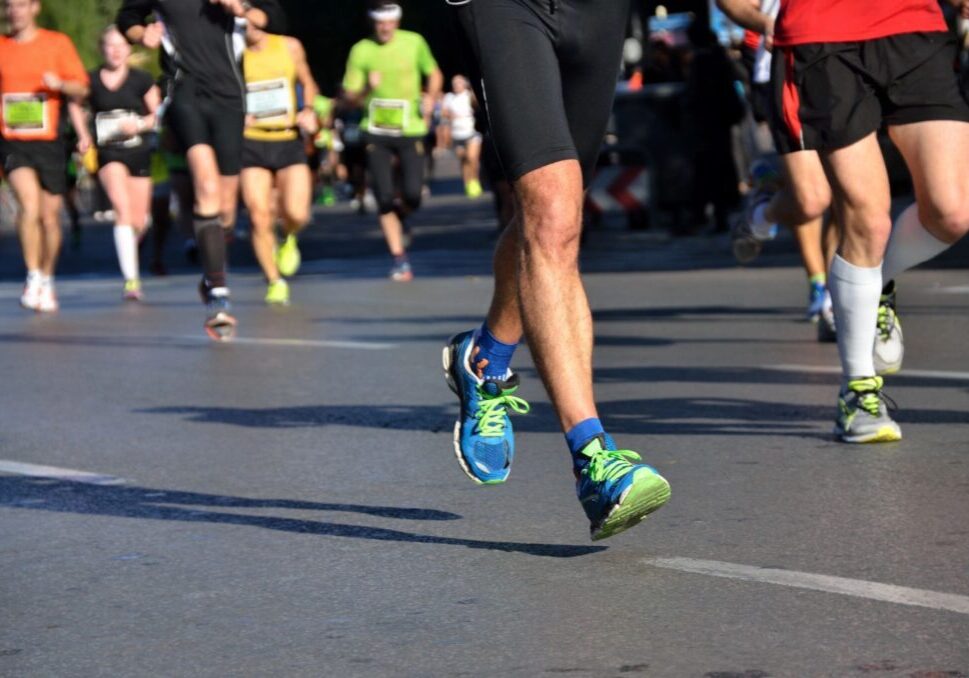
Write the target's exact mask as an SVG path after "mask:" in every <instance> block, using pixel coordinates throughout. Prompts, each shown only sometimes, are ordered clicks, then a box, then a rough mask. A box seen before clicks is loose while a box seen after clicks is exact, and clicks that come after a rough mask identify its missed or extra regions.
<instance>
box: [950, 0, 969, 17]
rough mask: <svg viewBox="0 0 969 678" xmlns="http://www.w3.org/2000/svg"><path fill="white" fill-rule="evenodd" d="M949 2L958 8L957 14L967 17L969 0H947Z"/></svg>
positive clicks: (968, 14)
mask: <svg viewBox="0 0 969 678" xmlns="http://www.w3.org/2000/svg"><path fill="white" fill-rule="evenodd" d="M949 4H950V5H952V6H953V7H955V8H956V9H957V10H959V16H960V17H962V18H963V19H969V0H949Z"/></svg>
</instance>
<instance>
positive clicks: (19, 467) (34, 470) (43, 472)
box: [0, 459, 128, 485]
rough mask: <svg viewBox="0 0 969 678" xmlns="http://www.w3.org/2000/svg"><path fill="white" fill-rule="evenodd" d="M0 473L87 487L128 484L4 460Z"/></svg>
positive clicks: (120, 480) (0, 461) (109, 477)
mask: <svg viewBox="0 0 969 678" xmlns="http://www.w3.org/2000/svg"><path fill="white" fill-rule="evenodd" d="M0 472H3V473H13V474H14V475H18V476H30V477H32V478H52V479H54V480H69V481H71V482H73V483H85V484H87V485H123V484H124V483H126V482H128V481H127V480H125V479H124V478H116V477H114V476H107V475H104V474H103V473H88V472H87V471H77V470H75V469H71V468H59V467H57V466H42V465H40V464H26V463H24V462H20V461H8V460H5V459H0Z"/></svg>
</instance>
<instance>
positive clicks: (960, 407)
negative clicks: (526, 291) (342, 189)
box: [0, 197, 969, 678]
mask: <svg viewBox="0 0 969 678" xmlns="http://www.w3.org/2000/svg"><path fill="white" fill-rule="evenodd" d="M319 221H320V226H319V227H317V228H316V229H314V231H313V232H312V233H311V234H310V235H309V236H308V237H307V238H306V239H305V242H306V249H307V251H308V253H309V254H310V255H311V256H310V257H309V258H310V259H313V260H312V261H309V262H308V263H307V265H306V266H305V268H304V272H303V273H302V275H301V276H300V277H299V278H298V279H297V280H296V281H295V283H294V284H293V295H294V304H293V306H292V307H291V308H288V309H268V308H265V307H264V306H263V304H262V302H261V298H262V292H263V288H262V283H261V281H260V280H259V278H258V276H257V275H256V274H255V273H254V272H253V271H252V270H251V269H249V268H247V266H246V262H245V259H244V257H243V255H242V254H239V255H237V258H236V259H235V260H234V262H235V263H234V267H235V268H234V271H233V276H232V281H233V289H234V294H235V300H236V309H237V311H238V315H239V318H240V323H241V326H240V339H241V340H240V341H238V342H236V343H234V344H231V345H215V344H212V343H210V342H208V341H207V340H205V339H204V338H203V337H202V333H201V328H200V324H201V320H202V314H201V309H200V307H199V304H198V302H197V299H196V298H195V291H194V289H193V288H194V280H195V278H194V275H193V274H190V273H188V272H187V271H188V269H176V274H175V275H172V276H169V277H167V278H159V279H148V280H147V281H146V293H147V296H148V301H147V303H145V304H144V305H143V306H123V305H122V304H121V302H120V300H119V296H120V288H119V285H118V282H117V280H116V279H115V278H114V272H113V268H112V264H111V254H110V249H109V248H108V243H109V237H108V235H107V232H99V231H98V230H97V229H92V230H91V231H90V232H89V233H88V234H86V235H85V241H84V246H83V248H82V250H81V252H80V253H75V254H70V253H68V254H67V255H65V267H66V270H68V271H69V272H71V274H70V275H66V276H64V277H62V279H61V281H60V288H59V289H60V296H61V301H62V305H63V310H62V311H61V313H60V314H58V315H57V316H54V317H39V316H34V315H30V314H27V313H25V312H23V311H21V310H20V309H19V308H18V307H17V305H16V297H17V295H18V293H19V287H20V285H19V282H18V281H17V278H18V277H19V275H20V272H19V270H18V269H17V264H16V256H15V250H14V247H13V244H12V241H11V240H10V239H9V238H6V239H4V240H3V241H2V242H0V276H2V277H3V278H4V280H5V281H4V282H0V384H2V389H0V573H2V576H0V675H2V676H72V677H73V676H339V677H342V676H459V675H463V676H541V675H561V674H564V675H576V676H619V677H621V676H627V675H644V676H710V677H714V678H735V677H736V678H763V677H766V676H876V677H877V678H881V677H882V676H886V677H888V676H893V677H894V676H913V677H918V678H931V677H935V676H969V362H967V359H966V350H965V349H966V346H967V340H966V337H967V336H969V315H967V314H966V307H967V302H969V273H967V270H966V269H965V268H961V269H960V268H929V269H924V270H919V271H915V272H913V273H911V274H908V275H907V276H906V277H905V278H904V279H903V280H902V281H901V285H902V287H901V292H900V304H901V313H902V320H903V322H904V327H905V332H906V337H907V340H908V341H907V347H908V357H907V362H906V370H905V372H903V374H902V375H900V376H897V377H894V378H891V379H890V380H889V382H888V392H889V394H890V395H891V396H892V397H893V398H894V399H895V400H896V401H897V403H898V405H899V408H900V409H899V412H898V415H897V418H898V420H899V422H900V423H901V425H902V427H903V431H904V434H905V440H904V441H903V442H901V443H898V444H892V445H882V446H867V447H849V446H845V445H841V444H837V443H835V442H833V441H832V439H831V437H830V434H829V432H830V428H831V420H832V418H833V412H834V404H835V397H836V389H837V377H836V375H835V374H834V366H835V364H836V349H835V347H834V346H833V345H820V344H818V343H817V342H816V341H814V336H813V328H812V327H811V326H810V325H809V324H807V323H805V322H803V321H802V320H801V319H800V316H801V313H802V305H803V301H804V299H803V297H804V294H805V286H804V282H803V278H802V275H801V274H800V273H799V272H798V270H797V268H796V266H795V260H794V258H793V255H792V253H791V251H790V247H789V246H787V245H783V244H782V245H781V246H778V247H776V248H774V250H772V251H770V252H768V253H767V254H766V255H765V257H764V258H763V259H762V260H761V261H760V262H759V264H758V265H757V266H755V267H753V268H749V269H738V268H736V267H734V266H732V265H731V264H730V262H729V260H728V259H727V258H726V257H725V256H724V246H725V243H724V241H723V240H722V239H716V238H709V237H708V238H697V239H692V240H684V241H666V240H665V239H663V238H661V237H657V236H653V235H651V234H650V233H649V232H646V233H642V234H630V233H625V232H618V231H613V232H606V233H599V234H593V235H592V237H591V238H590V242H589V248H588V251H587V253H586V256H585V269H586V271H587V278H586V280H587V283H588V288H589V293H590V297H591V299H592V301H593V305H594V307H595V308H596V309H597V312H596V320H597V326H596V327H597V353H596V380H597V389H598V396H599V399H600V401H601V405H602V411H603V415H604V420H605V423H606V425H607V428H608V429H609V430H610V431H611V432H613V434H614V435H615V436H616V437H617V438H618V440H619V442H620V443H621V444H622V445H623V446H626V447H631V448H633V449H636V450H638V451H640V452H641V453H643V455H644V457H645V458H646V459H647V460H648V461H649V462H650V463H652V464H654V465H655V466H657V467H658V468H659V469H660V470H661V471H662V472H663V473H664V474H665V475H666V476H667V477H668V478H669V479H670V481H671V483H672V485H673V499H672V501H671V503H670V504H669V505H668V506H667V507H666V508H664V509H663V510H662V511H660V512H658V513H656V514H655V515H654V516H653V517H651V518H650V519H649V520H648V521H646V522H645V523H643V524H642V525H640V526H639V527H637V528H635V529H633V530H631V531H629V532H627V533H625V534H623V535H621V536H618V537H616V538H614V539H611V540H608V541H605V542H600V543H596V544H592V543H591V542H590V541H589V538H588V525H587V522H586V521H585V518H584V515H583V514H582V511H581V508H580V507H579V504H578V502H577V501H576V499H575V496H574V489H573V482H572V478H571V474H570V470H569V460H568V455H567V453H566V451H565V448H564V444H563V441H562V438H561V435H560V434H559V433H558V432H557V431H556V426H555V423H554V420H553V417H552V415H551V411H550V407H549V405H548V402H547V398H546V396H545V395H544V393H543V391H542V388H541V385H540V383H539V382H538V380H537V378H536V376H535V373H534V370H533V369H532V367H531V363H530V360H529V357H528V354H527V351H525V350H523V351H522V352H521V353H520V354H519V356H518V357H517V359H516V364H517V366H518V367H519V369H520V371H521V372H522V374H523V377H524V385H523V388H522V395H523V396H524V397H526V398H527V399H529V400H530V401H531V402H532V403H533V406H534V409H533V413H532V414H531V415H529V416H527V417H521V418H518V419H516V424H517V430H518V432H519V435H518V447H519V456H518V458H517V460H516V462H515V468H514V471H513V473H512V477H511V479H510V481H509V482H508V483H507V484H506V485H504V486H502V487H497V488H480V487H476V486H473V485H472V484H471V483H470V482H469V481H468V480H467V479H466V478H465V477H464V475H463V474H462V473H461V471H460V469H459V467H458V464H457V462H456V461H455V459H454V457H453V453H452V446H451V428H452V425H453V419H454V416H455V413H456V411H457V407H456V402H455V400H454V398H453V396H452V395H451V393H450V392H449V391H448V389H447V387H446V386H445V384H444V380H443V378H442V373H441V368H440V358H439V356H440V348H441V345H442V342H443V341H444V339H446V338H447V337H448V336H449V335H450V334H452V333H454V332H456V331H460V330H462V329H465V328H468V327H471V326H473V325H474V324H476V323H477V322H479V320H480V316H481V314H482V312H483V310H484V308H485V305H486V303H487V300H488V296H489V292H490V281H489V279H488V277H487V270H488V259H489V251H488V247H489V243H490V241H491V230H492V225H491V223H490V221H489V216H488V211H487V209H486V208H485V207H484V206H482V205H481V204H479V205H477V206H471V207H469V206H467V205H465V204H464V203H463V202H458V201H457V200H455V199H453V198H446V197H445V198H435V199H433V200H431V202H430V205H429V207H428V209H427V211H426V212H425V213H424V215H423V216H422V217H421V218H420V219H419V220H418V221H417V230H416V235H417V243H416V247H415V255H414V264H415V270H416V273H417V276H418V277H417V279H416V280H415V282H413V283H412V284H408V285H400V284H393V283H391V282H389V281H387V280H386V279H385V278H384V275H385V273H386V268H387V262H386V261H385V258H384V257H383V255H382V254H381V253H380V248H379V240H378V239H377V237H376V231H375V230H374V228H373V224H372V223H370V221H366V220H359V219H357V218H356V217H353V216H351V215H348V214H346V213H345V212H340V211H337V212H333V213H326V214H322V215H321V216H320V218H319ZM328 227H329V228H328ZM98 243H101V244H100V245H99V244H98ZM173 247H174V245H173ZM240 247H241V246H240ZM106 248H108V249H106ZM240 252H241V250H240ZM328 255H329V256H328ZM175 256H177V252H175ZM85 267H87V269H88V271H89V272H91V273H92V275H89V276H80V275H77V273H79V272H81V271H83V270H84V269H85ZM179 270H182V271H186V272H179ZM563 360H567V351H564V352H563Z"/></svg>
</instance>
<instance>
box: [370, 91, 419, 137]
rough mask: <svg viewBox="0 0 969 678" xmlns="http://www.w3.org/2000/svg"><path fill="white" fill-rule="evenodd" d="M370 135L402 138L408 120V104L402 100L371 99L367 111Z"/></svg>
mask: <svg viewBox="0 0 969 678" xmlns="http://www.w3.org/2000/svg"><path fill="white" fill-rule="evenodd" d="M369 114H370V115H369V117H370V121H369V128H368V131H369V132H370V133H371V134H382V135H384V136H392V137H399V136H403V134H404V130H405V129H407V122H408V121H409V120H410V102H407V101H404V100H403V99H371V100H370V111H369Z"/></svg>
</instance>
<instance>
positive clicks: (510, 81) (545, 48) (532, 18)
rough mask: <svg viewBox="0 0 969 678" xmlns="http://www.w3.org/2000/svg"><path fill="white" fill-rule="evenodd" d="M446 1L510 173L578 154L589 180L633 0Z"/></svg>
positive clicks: (516, 176) (510, 176)
mask: <svg viewBox="0 0 969 678" xmlns="http://www.w3.org/2000/svg"><path fill="white" fill-rule="evenodd" d="M448 2H449V3H450V4H452V5H455V11H456V12H457V15H458V19H459V21H460V23H461V26H462V28H463V29H464V34H465V37H466V39H467V43H468V45H467V46H468V47H469V48H470V50H471V52H472V56H473V60H474V61H475V62H476V63H477V65H478V67H479V70H480V73H479V74H476V76H477V75H480V79H479V78H478V77H475V78H472V80H473V81H475V82H474V84H475V87H476V89H477V91H478V96H479V99H480V100H481V101H484V102H486V106H487V112H488V119H489V123H490V130H491V134H492V137H493V138H494V141H495V146H496V148H497V149H498V155H499V157H500V158H501V163H502V166H503V167H504V170H505V174H506V175H507V177H508V179H510V180H512V181H515V180H517V179H519V178H521V177H522V176H523V175H525V174H527V173H528V172H531V171H533V170H536V169H539V168H541V167H544V166H546V165H550V164H552V163H554V162H558V161H561V160H578V161H579V163H580V164H581V166H582V175H583V179H584V182H585V184H586V185H588V183H589V181H590V180H591V178H592V174H593V172H594V170H595V165H596V160H597V159H598V156H599V150H600V148H601V146H602V140H603V137H604V135H605V131H606V124H607V123H608V121H609V113H610V111H611V110H612V101H613V97H614V95H615V90H616V82H617V80H618V76H619V66H620V59H621V54H622V45H623V39H624V38H625V34H626V24H627V21H628V19H629V7H630V0H503V1H502V2H493V1H492V0H469V1H464V0H448ZM482 83H483V85H482Z"/></svg>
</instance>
